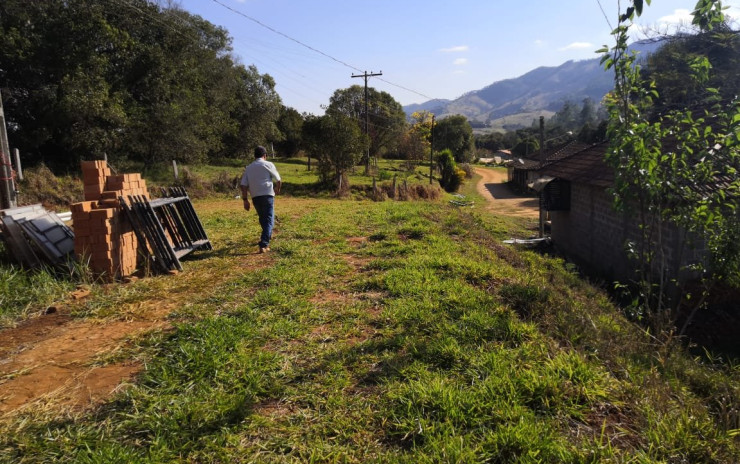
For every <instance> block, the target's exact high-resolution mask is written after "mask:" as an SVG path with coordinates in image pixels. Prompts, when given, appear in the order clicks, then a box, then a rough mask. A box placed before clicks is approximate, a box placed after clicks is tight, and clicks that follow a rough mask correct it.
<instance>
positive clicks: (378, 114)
mask: <svg viewBox="0 0 740 464" xmlns="http://www.w3.org/2000/svg"><path fill="white" fill-rule="evenodd" d="M367 106H368V115H367V119H368V132H367V134H368V136H369V138H370V147H369V155H370V157H377V156H381V155H383V154H384V153H386V152H388V151H391V150H395V149H396V148H397V147H398V144H399V141H400V138H401V136H402V135H403V133H404V130H405V128H406V113H404V111H403V106H402V105H401V104H400V103H398V102H397V101H396V100H395V99H394V98H393V97H392V96H391V94H389V93H388V92H383V91H378V90H376V89H374V88H372V87H370V88H368V102H367ZM327 113H340V114H343V115H345V116H347V117H349V118H352V119H353V120H354V121H355V122H356V124H357V125H358V127H359V128H361V129H362V130H364V127H365V88H364V87H363V86H360V85H353V86H352V87H349V88H346V89H339V90H336V91H335V92H334V95H332V97H331V99H330V100H329V107H328V108H327Z"/></svg>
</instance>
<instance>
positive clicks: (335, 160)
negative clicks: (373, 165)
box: [303, 113, 370, 192]
mask: <svg viewBox="0 0 740 464" xmlns="http://www.w3.org/2000/svg"><path fill="white" fill-rule="evenodd" d="M303 129H304V132H303V137H304V139H305V141H306V146H307V147H308V149H309V150H310V152H311V153H313V154H314V156H315V157H316V159H317V160H318V165H319V167H318V170H319V177H320V181H321V182H322V183H324V184H328V185H331V186H333V188H335V189H336V190H337V191H339V192H344V191H346V190H348V189H349V178H348V175H347V173H348V172H349V171H350V170H351V169H352V168H353V167H354V166H356V165H357V162H358V161H359V160H360V159H361V158H362V154H363V152H364V151H365V150H366V149H367V147H368V145H369V143H370V141H369V139H368V137H367V136H366V135H365V134H363V133H362V131H360V128H359V127H358V126H357V124H356V122H355V120H354V119H352V118H350V117H349V116H346V115H344V114H341V113H327V114H325V115H324V116H321V117H316V116H313V117H309V118H307V119H306V121H305V123H304V126H303Z"/></svg>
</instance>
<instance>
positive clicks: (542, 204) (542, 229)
mask: <svg viewBox="0 0 740 464" xmlns="http://www.w3.org/2000/svg"><path fill="white" fill-rule="evenodd" d="M540 163H542V164H544V163H545V117H544V116H540ZM544 196H545V190H544V189H542V190H540V192H539V204H540V221H539V223H540V224H539V226H540V227H539V233H540V234H539V235H540V238H544V237H545V215H546V214H547V213H545V199H544Z"/></svg>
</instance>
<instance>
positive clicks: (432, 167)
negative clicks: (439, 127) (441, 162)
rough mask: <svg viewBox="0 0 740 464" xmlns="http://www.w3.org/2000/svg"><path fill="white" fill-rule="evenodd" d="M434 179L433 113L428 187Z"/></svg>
mask: <svg viewBox="0 0 740 464" xmlns="http://www.w3.org/2000/svg"><path fill="white" fill-rule="evenodd" d="M433 178H434V113H432V143H430V144H429V185H432V179H433Z"/></svg>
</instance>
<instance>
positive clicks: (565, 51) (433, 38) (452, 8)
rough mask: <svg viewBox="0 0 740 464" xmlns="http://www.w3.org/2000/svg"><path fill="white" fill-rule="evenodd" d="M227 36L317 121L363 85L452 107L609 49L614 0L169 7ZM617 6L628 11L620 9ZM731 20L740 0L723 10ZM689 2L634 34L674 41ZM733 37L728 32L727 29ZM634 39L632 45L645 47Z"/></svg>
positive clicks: (287, 99) (328, 0)
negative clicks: (334, 101)
mask: <svg viewBox="0 0 740 464" xmlns="http://www.w3.org/2000/svg"><path fill="white" fill-rule="evenodd" d="M175 3H176V4H179V6H180V7H181V8H183V9H185V10H187V11H188V12H190V13H192V14H195V15H199V16H201V17H203V18H204V19H206V20H208V21H209V22H211V23H213V24H215V25H218V26H221V27H223V28H225V29H226V30H227V31H228V32H229V35H230V36H231V37H232V39H233V43H232V47H233V55H234V56H235V57H236V59H237V60H238V61H239V62H240V63H241V64H244V65H245V66H249V65H255V66H256V67H257V69H258V71H259V72H260V73H262V74H265V73H266V74H269V75H271V76H272V77H273V78H274V79H275V82H276V86H275V88H276V91H277V93H278V94H279V95H280V97H281V99H282V101H283V104H284V105H286V106H289V107H292V108H295V109H296V110H298V111H299V112H301V113H303V112H306V113H312V114H316V115H321V114H323V113H324V110H323V107H324V106H325V105H327V104H328V103H329V99H330V97H331V96H332V94H333V93H334V91H335V90H337V89H344V88H347V87H350V86H352V85H364V78H363V77H352V76H353V75H354V76H358V75H362V74H364V73H365V72H367V73H382V76H375V77H370V78H369V79H368V86H370V87H373V88H375V89H376V90H378V91H385V92H388V93H389V94H391V95H392V96H393V98H395V100H396V101H398V102H399V103H401V104H402V105H404V106H405V105H409V104H412V103H423V102H426V101H428V100H431V99H434V98H444V99H450V100H452V99H455V98H457V97H459V96H461V95H463V94H464V93H466V92H470V91H475V90H480V89H482V88H483V87H486V86H488V85H490V84H493V83H494V82H498V81H501V80H504V79H510V78H515V77H519V76H521V75H522V74H525V73H527V72H529V71H531V70H533V69H535V68H537V67H540V66H558V65H560V64H562V63H564V62H566V61H568V60H576V61H577V60H584V59H591V58H596V57H598V56H599V55H597V54H596V53H595V51H596V50H598V49H599V48H602V46H604V45H610V46H611V45H612V43H613V39H612V37H611V35H610V32H611V30H612V26H615V25H616V19H617V17H618V7H617V6H618V3H619V2H618V0H527V1H522V0H505V1H504V0H457V1H455V2H453V1H449V0H374V1H368V0H364V1H357V0H312V1H309V0H175ZM621 3H622V5H623V7H624V6H625V5H626V4H627V3H628V2H627V1H626V0H622V2H621ZM723 4H724V5H725V6H729V7H730V8H729V10H728V11H727V12H726V14H728V15H729V16H731V17H733V18H740V0H730V1H727V0H725V1H724V2H723ZM695 5H696V0H653V1H652V2H651V5H649V6H648V5H647V4H646V5H645V9H644V12H643V15H642V17H641V18H639V20H638V21H637V24H639V25H640V26H641V28H642V29H644V30H656V31H660V32H665V31H670V30H675V27H676V25H678V24H681V23H683V24H684V25H685V24H690V23H691V16H690V14H691V11H693V9H694V6H695ZM736 26H737V25H736ZM642 34H644V33H643V32H639V31H638V30H637V29H635V30H634V32H633V33H632V37H633V38H634V39H640V38H644V37H645V36H644V35H642Z"/></svg>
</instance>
